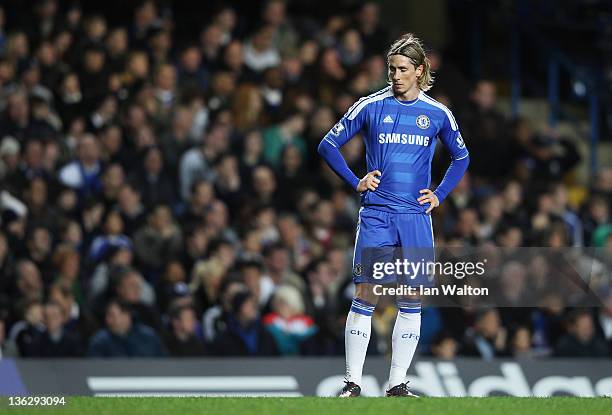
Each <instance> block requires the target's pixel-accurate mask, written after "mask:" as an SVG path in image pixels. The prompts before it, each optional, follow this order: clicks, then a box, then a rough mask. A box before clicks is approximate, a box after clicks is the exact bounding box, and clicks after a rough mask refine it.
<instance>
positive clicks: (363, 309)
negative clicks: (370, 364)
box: [344, 298, 375, 386]
mask: <svg viewBox="0 0 612 415" xmlns="http://www.w3.org/2000/svg"><path fill="white" fill-rule="evenodd" d="M374 307H375V306H374V305H373V304H369V303H368V302H366V301H363V300H361V299H359V298H354V299H353V304H352V305H351V311H350V312H349V313H348V317H347V319H346V328H345V330H344V346H345V349H346V380H347V381H349V382H354V383H356V384H357V385H360V386H361V374H362V371H363V364H364V362H365V357H366V352H367V351H368V343H369V342H370V333H371V331H372V313H373V312H374Z"/></svg>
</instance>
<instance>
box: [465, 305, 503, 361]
mask: <svg viewBox="0 0 612 415" xmlns="http://www.w3.org/2000/svg"><path fill="white" fill-rule="evenodd" d="M460 353H461V354H462V355H464V356H478V357H481V358H482V359H485V360H491V359H493V358H495V357H503V356H506V355H507V353H508V352H507V329H506V328H504V327H503V326H502V325H501V321H500V318H499V313H498V312H497V310H496V309H484V310H481V311H479V312H478V313H477V314H476V317H475V319H474V326H473V327H472V328H470V329H468V331H467V332H466V336H465V339H464V340H463V344H462V346H461V349H460Z"/></svg>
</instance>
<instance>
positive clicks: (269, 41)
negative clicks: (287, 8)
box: [244, 2, 281, 72]
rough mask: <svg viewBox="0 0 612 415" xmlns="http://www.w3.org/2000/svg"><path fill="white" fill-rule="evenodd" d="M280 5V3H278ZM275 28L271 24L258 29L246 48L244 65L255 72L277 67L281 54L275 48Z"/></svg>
mask: <svg viewBox="0 0 612 415" xmlns="http://www.w3.org/2000/svg"><path fill="white" fill-rule="evenodd" d="M277 3H278V2H277ZM274 33H275V28H274V26H273V25H271V24H267V25H266V24H265V25H262V26H260V27H258V28H257V29H256V30H255V31H254V32H253V33H252V34H251V37H250V39H249V40H248V41H247V42H246V44H245V46H244V63H245V64H246V66H247V67H248V68H249V69H251V70H252V71H254V72H262V71H263V70H264V69H267V68H270V67H273V66H277V65H278V64H279V63H280V62H281V59H280V54H279V51H278V49H277V48H276V46H274V44H273V41H274Z"/></svg>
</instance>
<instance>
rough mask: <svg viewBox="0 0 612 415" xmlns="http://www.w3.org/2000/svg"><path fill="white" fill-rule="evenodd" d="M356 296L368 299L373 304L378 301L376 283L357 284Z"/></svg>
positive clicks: (364, 299)
mask: <svg viewBox="0 0 612 415" xmlns="http://www.w3.org/2000/svg"><path fill="white" fill-rule="evenodd" d="M355 297H356V298H359V299H360V300H363V301H367V302H368V303H370V304H372V305H376V304H377V303H378V295H376V292H375V291H374V284H357V285H356V288H355Z"/></svg>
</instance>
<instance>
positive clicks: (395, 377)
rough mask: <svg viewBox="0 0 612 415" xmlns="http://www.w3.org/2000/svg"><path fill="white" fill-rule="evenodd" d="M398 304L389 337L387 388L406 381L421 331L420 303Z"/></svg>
mask: <svg viewBox="0 0 612 415" xmlns="http://www.w3.org/2000/svg"><path fill="white" fill-rule="evenodd" d="M398 305H399V306H400V310H399V311H398V312H397V318H396V319H395V326H394V327H393V335H392V338H391V344H392V355H391V370H390V371H389V388H392V387H394V386H397V385H399V384H400V383H404V382H405V381H406V372H407V371H408V368H409V367H410V363H411V362H412V358H413V357H414V353H415V352H416V348H417V345H418V343H419V336H420V333H421V305H420V303H418V305H417V303H416V302H412V303H405V302H400V303H398Z"/></svg>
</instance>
